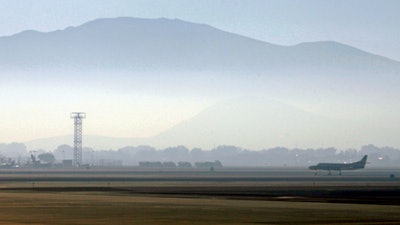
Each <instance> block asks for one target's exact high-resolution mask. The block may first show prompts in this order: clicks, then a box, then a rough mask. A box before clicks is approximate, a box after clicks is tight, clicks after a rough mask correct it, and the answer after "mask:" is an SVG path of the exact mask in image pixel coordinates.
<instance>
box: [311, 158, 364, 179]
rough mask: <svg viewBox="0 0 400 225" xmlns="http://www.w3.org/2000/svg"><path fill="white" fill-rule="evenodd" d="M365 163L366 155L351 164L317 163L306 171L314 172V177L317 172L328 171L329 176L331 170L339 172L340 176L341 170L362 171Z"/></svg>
mask: <svg viewBox="0 0 400 225" xmlns="http://www.w3.org/2000/svg"><path fill="white" fill-rule="evenodd" d="M366 163H367V155H364V157H363V158H362V159H361V160H360V161H358V162H353V163H318V164H317V165H315V166H310V167H308V169H310V170H316V171H315V174H314V175H317V172H318V170H328V171H329V175H331V170H336V171H339V175H342V170H357V169H364V168H365V164H366Z"/></svg>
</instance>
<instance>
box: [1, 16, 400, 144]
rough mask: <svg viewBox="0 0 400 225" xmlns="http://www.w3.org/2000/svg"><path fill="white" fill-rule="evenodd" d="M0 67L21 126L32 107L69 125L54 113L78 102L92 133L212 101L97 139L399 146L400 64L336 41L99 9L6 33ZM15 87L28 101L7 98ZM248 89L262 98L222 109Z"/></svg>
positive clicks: (7, 103)
mask: <svg viewBox="0 0 400 225" xmlns="http://www.w3.org/2000/svg"><path fill="white" fill-rule="evenodd" d="M0 75H1V76H0V86H1V87H2V89H1V91H2V92H1V93H3V92H4V93H5V94H3V95H0V100H1V101H2V102H3V104H4V105H3V107H4V108H7V109H8V110H7V111H4V112H0V116H2V117H3V118H9V119H10V121H11V118H12V117H16V119H15V121H18V123H13V124H12V125H8V126H13V125H14V124H19V125H18V127H17V128H15V130H18V131H21V130H24V126H25V125H24V124H31V123H32V122H31V121H33V119H32V116H31V117H29V118H30V121H27V119H25V118H28V116H27V115H29V113H30V112H32V111H33V115H37V117H36V118H39V117H40V122H39V119H37V121H34V122H37V123H38V124H40V125H38V127H39V126H40V127H44V128H46V127H45V126H49V127H51V126H53V127H52V128H53V130H54V131H56V132H58V133H68V132H69V131H65V130H66V128H65V130H63V132H61V131H59V129H58V127H56V126H55V125H52V124H56V123H58V121H60V119H59V118H58V117H57V119H53V120H50V119H48V120H47V118H46V117H45V116H43V115H47V114H48V112H49V109H54V110H55V111H57V112H59V113H60V112H65V113H67V114H68V112H69V111H72V110H73V109H74V108H78V109H79V110H85V111H87V112H88V114H89V115H91V118H92V120H91V124H92V126H91V127H89V128H88V130H90V129H91V131H92V134H101V135H102V136H103V137H104V136H108V134H107V132H108V131H115V130H119V129H121V130H122V131H121V132H119V134H118V135H115V136H129V135H125V133H128V134H129V133H130V132H129V131H130V130H134V129H135V126H142V127H143V126H145V125H143V124H146V123H151V122H152V121H158V122H157V123H162V122H163V119H158V120H157V118H155V117H157V115H156V113H153V112H151V111H152V110H158V111H159V112H158V115H161V114H164V113H166V111H165V110H163V109H164V108H168V109H171V108H174V107H176V108H179V109H177V110H176V111H178V110H181V111H184V110H188V109H191V108H190V107H195V106H197V105H196V103H197V101H207V104H206V105H207V106H210V108H209V109H207V110H206V111H203V112H201V113H199V114H198V115H197V116H195V117H193V118H188V117H186V118H182V120H183V119H186V121H185V122H182V123H178V124H175V125H176V126H174V127H172V128H171V129H168V130H165V131H164V132H161V131H160V130H159V132H158V133H159V134H158V135H156V136H154V137H148V138H139V139H131V138H127V139H113V138H110V139H107V138H101V137H93V139H88V140H90V141H88V142H87V143H90V144H92V143H93V145H94V146H95V145H96V142H97V145H98V146H100V145H101V146H103V145H104V146H108V147H109V148H115V147H123V145H125V144H126V145H128V144H129V145H136V144H154V145H155V146H165V145H179V144H185V145H188V146H193V147H195V146H198V147H209V146H213V145H221V144H235V145H239V146H242V147H249V148H261V147H263V146H276V145H282V146H288V147H290V146H310V147H318V146H327V145H338V146H339V145H340V146H359V145H362V144H367V143H372V144H383V145H386V144H387V145H392V146H400V142H399V141H398V140H397V138H396V137H395V136H396V135H397V136H398V134H400V130H399V128H398V127H397V126H395V124H398V123H399V122H400V119H399V117H398V115H399V113H400V104H399V103H400V89H399V88H398V87H399V86H400V62H398V61H394V60H391V59H389V58H386V57H383V56H379V55H375V54H371V53H368V52H365V51H362V50H360V49H357V48H355V47H352V46H348V45H345V44H341V43H338V42H335V41H321V42H310V43H300V44H298V45H294V46H280V45H275V44H271V43H267V42H263V41H259V40H255V39H252V38H248V37H244V36H240V35H237V34H233V33H229V32H225V31H222V30H219V29H217V28H214V27H211V26H209V25H205V24H196V23H190V22H185V21H182V20H176V19H175V20H173V19H165V18H161V19H138V18H126V17H121V18H111V19H98V20H94V21H91V22H88V23H85V24H83V25H81V26H77V27H68V28H66V29H63V30H57V31H53V32H38V31H24V32H21V33H18V34H15V35H12V36H7V37H0ZM16 87H17V88H16ZM14 89H15V90H14ZM10 93H11V94H10ZM37 93H40V94H37ZM14 95H17V96H18V99H20V100H24V99H25V98H26V99H29V100H26V99H25V101H18V100H14V101H10V99H9V98H7V97H6V96H14ZM154 96H156V97H154ZM240 96H256V97H257V98H256V99H258V100H256V99H253V98H251V99H247V98H241V100H238V101H234V102H230V103H229V102H225V103H220V104H217V105H215V106H212V107H211V105H212V104H211V103H216V102H221V100H224V99H232V98H236V97H240ZM259 99H262V100H259ZM270 99H275V100H276V101H271V100H270ZM222 102H223V101H222ZM28 103H29V104H28ZM186 104H189V105H190V106H186ZM194 105H195V106H194ZM135 107H136V108H135ZM138 107H141V108H146V109H144V110H137V109H138ZM185 107H186V108H185ZM71 109H72V110H71ZM12 110H14V111H12ZM21 111H23V112H24V113H25V114H24V113H22V112H21ZM55 111H54V112H55ZM138 111H140V113H141V114H140V113H138ZM171 111H172V110H171ZM7 112H8V114H7ZM11 112H18V113H11ZM50 112H52V111H50ZM14 114H17V115H14ZM182 114H184V113H182ZM144 115H148V116H150V115H151V118H149V117H145V116H144ZM160 118H166V119H165V120H168V116H165V117H160ZM171 121H172V120H171ZM175 123H176V121H175ZM171 126H173V124H169V125H165V124H163V126H160V127H164V128H165V127H171ZM64 127H65V126H64ZM60 129H61V128H60ZM3 130H5V129H3ZM100 130H102V132H101V131H100ZM85 132H86V130H85ZM96 132H99V133H96ZM27 133H30V132H28V131H27ZM42 133H44V131H43V130H42ZM121 133H122V134H121ZM42 136H43V135H42ZM67 139H68V138H67ZM67 139H65V138H64V139H59V141H57V142H66V141H68V140H69V139H68V140H67ZM92 140H93V141H92ZM335 140H336V141H335ZM45 142H47V140H41V143H42V144H40V145H39V144H36V145H33V144H32V146H37V147H40V146H44V145H45ZM57 142H54V143H57ZM68 142H69V141H68ZM117 142H119V143H117ZM37 143H39V142H37ZM60 144H64V143H60ZM289 145H290V146H289ZM53 146H54V144H53ZM106 148H107V147H106Z"/></svg>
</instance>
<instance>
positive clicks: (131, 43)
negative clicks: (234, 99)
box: [0, 17, 400, 76]
mask: <svg viewBox="0 0 400 225" xmlns="http://www.w3.org/2000/svg"><path fill="white" fill-rule="evenodd" d="M0 66H1V68H2V69H1V70H5V69H9V70H11V69H19V70H20V69H25V70H35V69H38V70H42V69H51V68H52V69H55V70H57V69H63V70H65V69H74V70H117V71H118V70H122V71H134V72H135V71H136V72H137V71H153V72H160V71H163V72H165V73H167V72H185V71H204V72H225V73H227V72H231V73H232V72H233V73H244V72H245V73H247V74H252V73H254V74H257V75H269V76H271V75H272V73H273V72H275V71H282V70H286V69H287V68H288V67H290V68H291V69H290V70H291V71H296V70H298V69H299V68H302V69H304V68H309V69H316V70H318V71H319V70H320V69H321V68H322V69H324V70H326V68H336V69H342V70H349V69H351V70H354V69H356V70H359V71H367V72H368V71H377V70H385V71H395V72H398V71H400V63H399V62H397V61H394V60H390V59H388V58H385V57H382V56H377V55H373V54H370V53H367V52H364V51H361V50H359V49H356V48H354V47H350V46H347V45H343V44H340V43H337V42H331V41H326V42H314V43H302V44H298V45H295V46H279V45H274V44H270V43H266V42H262V41H258V40H255V39H251V38H247V37H244V36H240V35H236V34H233V33H229V32H224V31H221V30H218V29H216V28H213V27H211V26H208V25H204V24H195V23H189V22H185V21H182V20H171V19H164V18H162V19H137V18H127V17H121V18H113V19H98V20H95V21H91V22H87V23H85V24H83V25H81V26H78V27H68V28H66V29H64V30H57V31H53V32H48V33H42V32H37V31H25V32H21V33H18V34H15V35H12V36H7V37H0Z"/></svg>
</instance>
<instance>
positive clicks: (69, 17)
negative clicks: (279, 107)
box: [0, 0, 400, 147]
mask: <svg viewBox="0 0 400 225" xmlns="http://www.w3.org/2000/svg"><path fill="white" fill-rule="evenodd" d="M399 12H400V1H399V0H297V1H296V0H0V15H1V19H0V36H8V35H13V34H15V33H18V32H21V31H24V30H38V31H43V32H48V31H54V30H61V29H65V28H66V27H68V26H79V25H81V24H83V23H85V22H88V21H91V20H95V19H98V18H113V17H122V16H128V17H138V18H161V17H165V18H170V19H174V18H177V19H181V20H185V21H189V22H194V23H202V24H208V25H211V26H213V27H216V28H219V29H222V30H225V31H229V32H233V33H237V34H241V35H244V36H248V37H252V38H255V39H259V40H263V41H266V42H270V43H274V44H280V45H295V44H298V43H301V42H312V41H325V40H333V41H338V42H341V43H344V44H349V45H352V46H354V47H357V48H360V49H362V50H365V51H368V52H371V53H375V54H378V55H383V56H386V57H389V58H392V59H395V60H399V61H400V41H399V40H400V29H399V21H400V13H399ZM0 69H1V68H0ZM1 75H2V74H1V70H0V76H1ZM26 82H27V83H29V81H26ZM80 91H81V92H80ZM110 92H113V94H112V95H109V93H110ZM294 95H296V94H294ZM10 96H11V97H10ZM27 96H28V97H27ZM312 97H314V96H312ZM347 98H348V97H347V96H344V97H343V99H347ZM60 99H63V101H60ZM76 99H79V100H76ZM0 101H1V106H2V110H1V111H0V117H1V118H6V119H3V120H2V121H1V123H0V143H1V142H11V141H27V140H30V139H35V138H41V137H49V136H53V135H64V134H70V133H72V121H71V120H70V118H69V113H70V112H71V111H85V112H87V116H88V118H87V119H86V120H85V122H84V124H85V125H84V129H85V130H84V131H85V132H87V133H89V134H100V135H104V136H124V137H143V136H151V135H155V134H158V133H159V132H161V131H163V130H166V129H168V128H170V127H172V126H174V125H175V124H177V123H179V122H181V121H182V120H185V119H189V118H191V117H193V116H195V115H196V114H197V113H199V112H200V111H201V110H203V109H205V108H207V107H209V106H211V105H212V104H214V103H215V102H216V100H215V99H213V100H212V101H210V100H209V99H205V98H201V97H199V98H197V97H194V96H190V97H187V96H182V97H181V96H175V98H169V99H166V98H165V96H163V95H162V94H161V95H160V94H158V95H157V94H155V95H148V96H144V95H143V96H140V95H137V94H136V93H133V92H132V93H126V92H115V91H114V90H112V91H109V92H107V90H104V89H102V92H100V93H99V92H98V90H97V89H93V90H91V89H85V90H84V91H82V90H78V91H76V92H74V93H72V92H71V91H70V89H69V87H68V86H63V87H62V88H59V87H54V86H44V85H42V86H38V85H36V86H35V85H32V84H28V85H25V86H24V85H22V84H15V85H14V84H13V85H8V86H7V85H6V84H4V83H3V84H1V83H0ZM88 103H90V104H88ZM325 104H326V105H327V107H326V108H327V109H328V110H326V111H331V110H330V108H329V107H331V106H330V103H325ZM349 105H350V104H349ZM312 107H315V106H313V105H312V104H311V106H310V108H312ZM336 108H337V109H339V110H345V109H346V110H347V108H346V107H343V108H340V107H336ZM4 109H5V110H4ZM368 111H369V110H363V112H364V113H365V112H368ZM358 112H359V111H357V112H355V113H354V114H357V116H358ZM346 113H348V112H347V111H346ZM393 114H394V113H393ZM358 117H359V116H358ZM396 119H398V117H396ZM376 123H377V124H380V121H378V122H376ZM28 128H29V129H28ZM382 135H384V134H382ZM220 144H224V143H220ZM365 144H368V143H365ZM189 147H190V146H189ZM310 147H315V146H310ZM316 147H319V146H316Z"/></svg>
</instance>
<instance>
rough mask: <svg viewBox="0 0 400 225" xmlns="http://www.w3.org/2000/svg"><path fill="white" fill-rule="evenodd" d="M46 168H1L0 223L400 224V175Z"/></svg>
mask: <svg viewBox="0 0 400 225" xmlns="http://www.w3.org/2000/svg"><path fill="white" fill-rule="evenodd" d="M49 174H51V176H50V178H49ZM49 174H48V173H36V174H32V172H27V173H23V172H22V173H18V174H17V176H16V177H20V178H21V179H22V178H23V179H22V180H17V181H16V180H15V179H14V177H15V176H13V174H12V173H11V174H10V173H5V174H0V180H1V181H0V224H87V225H90V224H157V225H162V224H400V204H399V202H400V201H399V198H400V194H399V193H400V185H399V184H400V183H399V181H398V180H384V179H380V178H371V177H369V176H365V179H364V180H363V179H358V178H357V177H358V176H356V175H357V174H356V175H354V174H352V175H349V176H350V177H351V176H354V177H355V178H357V179H358V180H357V179H356V180H357V181H356V182H350V181H349V180H350V179H349V178H348V177H343V178H337V177H333V178H332V179H331V180H330V178H329V179H327V178H325V177H322V178H321V181H319V180H318V179H319V178H315V179H317V181H318V182H316V181H315V180H310V179H311V178H308V177H304V181H302V179H303V178H301V177H303V175H299V176H296V175H290V176H287V177H286V178H284V179H278V180H274V179H272V180H273V181H268V177H270V176H271V175H269V174H267V175H265V180H267V181H264V180H263V179H260V177H263V176H262V175H261V174H259V173H256V175H255V176H254V177H255V179H254V181H252V179H247V178H248V177H249V176H248V175H249V174H245V175H243V174H242V175H240V173H238V174H237V175H236V176H234V173H232V174H231V173H229V174H228V175H227V176H228V177H231V178H232V177H237V178H238V179H237V180H231V178H230V179H228V180H224V177H226V176H225V175H224V174H223V173H220V174H216V175H215V174H213V175H205V174H201V175H199V174H190V173H185V177H186V178H187V179H178V180H177V179H174V177H175V176H179V175H182V174H180V173H178V174H175V176H174V173H167V174H163V173H161V174H160V173H149V174H147V175H143V174H142V173H140V174H139V175H137V176H135V174H134V173H133V174H131V173H130V174H125V175H124V173H118V172H117V171H116V172H115V174H109V173H107V174H103V173H97V174H95V175H93V174H91V175H88V174H86V175H85V174H84V173H79V172H78V173H77V174H76V176H77V177H79V179H78V180H74V179H71V178H73V177H75V175H74V174H72V173H67V174H63V173H62V172H60V173H58V172H57V173H56V174H54V173H49ZM105 176H109V178H116V177H117V178H118V179H110V180H113V181H112V182H109V181H106V180H107V179H103V178H104V177H105ZM199 176H201V177H203V178H204V177H210V180H209V181H207V179H205V178H204V179H203V178H202V179H200V180H197V179H195V178H197V177H199ZM215 176H217V177H218V179H213V177H215ZM273 176H275V175H273ZM32 177H34V178H37V179H33V178H32ZM43 177H44V178H46V179H42V180H44V181H37V180H41V178H43ZM85 177H89V178H90V179H89V180H90V181H88V182H85V181H82V179H83V178H85ZM93 177H98V178H99V179H97V180H96V179H92V178H93ZM135 177H140V178H141V179H138V180H135ZM143 177H151V179H142V178H143ZM166 177H167V178H168V179H167V178H166ZM250 177H251V176H250ZM373 177H376V174H374V175H373ZM29 178H30V179H29ZM47 178H48V179H47ZM59 178H66V181H62V179H59ZM128 178H129V179H128ZM169 178H171V179H169ZM192 178H193V179H192ZM244 178H246V179H244ZM53 179H54V180H53ZM163 179H164V180H163ZM219 179H220V180H219ZM341 179H343V180H341ZM132 180H133V181H132ZM158 180H160V181H158Z"/></svg>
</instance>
